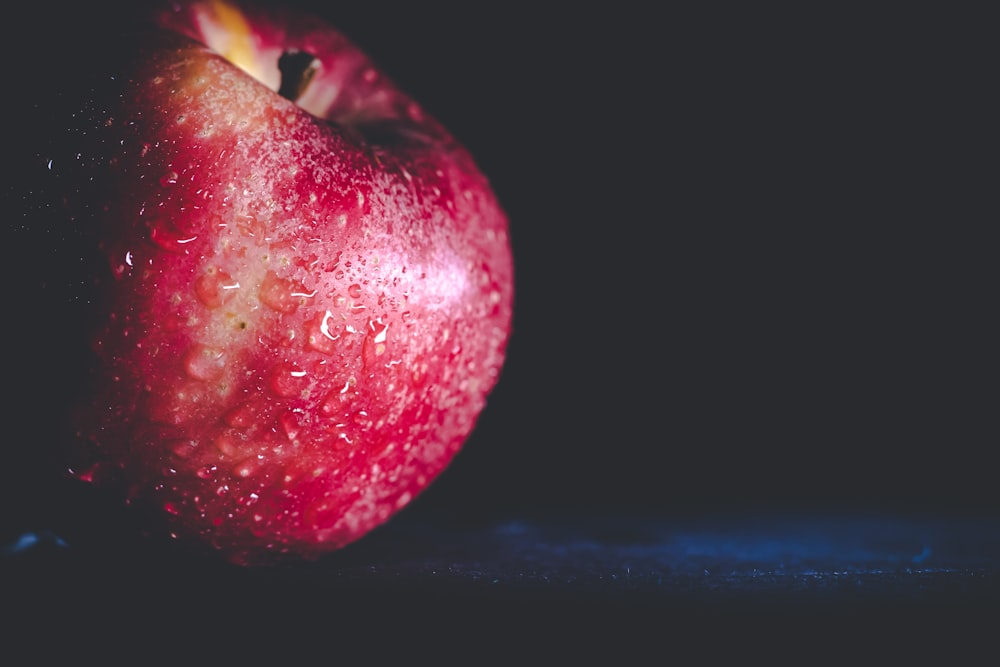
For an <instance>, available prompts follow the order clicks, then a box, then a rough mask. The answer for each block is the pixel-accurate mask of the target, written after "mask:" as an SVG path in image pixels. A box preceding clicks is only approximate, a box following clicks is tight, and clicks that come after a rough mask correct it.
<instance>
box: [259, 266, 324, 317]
mask: <svg viewBox="0 0 1000 667" xmlns="http://www.w3.org/2000/svg"><path fill="white" fill-rule="evenodd" d="M313 294H315V293H314V292H313V293H309V292H306V289H305V287H303V286H302V285H301V284H299V283H297V282H295V281H292V280H287V279H285V278H279V277H278V276H277V274H275V273H274V272H273V271H268V272H267V275H265V276H264V282H263V283H261V286H260V292H259V296H260V300H261V302H262V303H263V304H264V305H265V306H267V307H268V308H271V309H272V310H276V311H278V312H279V313H285V314H289V313H294V312H295V310H296V309H297V308H298V307H299V306H300V305H301V304H302V303H303V301H304V300H305V299H306V298H308V297H310V296H312V295H313Z"/></svg>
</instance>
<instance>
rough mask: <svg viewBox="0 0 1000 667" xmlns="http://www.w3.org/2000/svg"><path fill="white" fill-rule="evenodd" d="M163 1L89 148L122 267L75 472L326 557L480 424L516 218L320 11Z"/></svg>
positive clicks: (257, 555) (275, 544)
mask: <svg viewBox="0 0 1000 667" xmlns="http://www.w3.org/2000/svg"><path fill="white" fill-rule="evenodd" d="M155 22H156V23H157V24H158V25H159V26H161V27H162V28H163V29H161V30H158V31H154V32H152V33H151V34H150V35H149V36H148V38H144V40H143V42H144V43H143V48H142V53H140V54H135V55H127V56H124V57H127V58H131V59H132V60H131V62H134V63H135V65H134V66H133V68H132V70H131V72H130V73H129V76H128V83H127V84H126V85H125V87H124V95H123V96H122V98H121V103H120V104H119V105H118V106H111V107H108V108H107V109H106V113H105V114H102V115H101V121H102V122H101V126H100V127H99V128H97V129H96V130H95V132H94V133H93V137H92V138H91V139H89V140H90V141H91V142H92V143H91V144H89V145H90V146H91V147H92V149H93V151H94V152H93V154H92V155H89V156H87V155H84V156H83V157H82V158H81V159H80V162H81V164H85V165H86V167H85V169H86V173H87V174H88V175H89V176H94V177H95V178H97V179H99V180H100V181H101V183H102V184H103V186H102V190H101V191H102V192H104V193H106V194H107V197H106V199H105V200H104V201H101V202H97V203H96V205H95V203H91V206H90V207H89V210H91V211H98V213H97V214H96V215H95V216H94V217H95V218H96V221H95V224H98V225H100V228H101V234H100V236H101V239H102V250H103V252H104V253H105V254H106V256H107V259H108V262H109V266H110V271H109V273H108V276H107V278H106V279H105V281H104V283H103V284H102V286H101V287H100V290H101V292H102V293H103V294H104V296H106V297H107V302H106V310H105V311H102V312H103V313H104V314H105V316H104V319H103V320H102V326H101V327H100V328H99V330H98V332H97V334H96V336H95V337H94V349H95V350H96V352H97V355H98V357H99V359H100V363H99V364H98V365H97V368H98V371H97V375H96V377H95V385H94V386H95V387H96V389H95V390H94V392H93V393H92V394H91V395H89V396H88V399H87V401H86V402H85V404H84V405H83V406H82V409H81V411H80V415H81V416H80V417H79V423H78V434H79V437H80V441H81V446H82V447H83V448H84V451H85V453H86V457H85V458H86V459H87V460H88V461H90V462H93V465H90V466H87V467H80V468H78V469H75V471H76V473H77V474H78V475H79V476H81V477H83V478H85V479H92V480H94V481H101V480H105V479H119V480H122V479H123V480H125V482H126V483H127V485H128V488H129V490H130V496H131V497H133V498H136V499H140V498H141V499H142V500H143V501H146V502H151V503H152V504H153V505H154V506H156V507H159V508H162V509H163V510H164V512H165V514H166V515H167V516H168V517H169V525H170V530H171V531H172V532H173V533H174V534H176V535H177V536H178V537H181V538H191V537H193V538H196V539H197V540H201V541H204V542H207V543H208V544H210V545H212V546H213V547H215V548H216V549H218V550H220V551H221V552H222V554H223V555H224V556H225V557H226V558H227V559H229V560H231V561H233V562H236V563H246V564H249V563H257V562H269V561H271V560H274V559H276V558H280V557H281V556H282V555H289V556H294V557H305V558H313V557H316V556H318V555H320V554H323V553H325V552H328V551H331V550H333V549H336V548H339V547H341V546H343V545H345V544H347V543H350V542H352V541H354V540H356V539H358V538H359V537H361V536H362V535H364V534H365V533H367V532H368V531H370V530H371V529H372V528H374V527H376V526H378V525H379V524H381V523H383V522H385V521H386V520H387V519H388V518H389V517H390V516H391V515H392V514H393V513H394V512H396V511H397V510H399V509H400V508H402V507H403V506H405V505H406V504H407V503H408V502H409V501H410V500H412V499H413V498H414V497H415V496H416V495H417V494H418V493H420V492H421V491H422V490H423V489H424V488H425V487H426V486H427V485H428V484H429V483H430V482H431V481H432V480H433V479H434V478H435V477H436V476H437V475H438V473H440V472H441V471H442V470H443V469H444V467H445V466H446V465H447V464H448V463H449V461H450V460H451V459H452V457H453V456H454V455H455V453H456V452H457V451H458V450H459V449H460V447H461V445H462V444H463V442H464V441H465V439H466V438H467V436H468V435H469V434H470V432H471V430H472V429H473V427H474V425H475V422H476V419H477V417H478V415H479V413H480V412H481V410H482V409H483V407H484V405H485V401H486V397H487V395H488V394H489V392H490V391H491V389H492V388H493V386H494V384H495V383H496V381H497V379H498V377H499V373H500V370H501V366H502V363H503V360H504V354H505V347H506V342H507V339H508V335H509V330H510V323H511V314H512V292H513V276H512V273H513V268H512V259H511V254H510V247H509V242H508V223H507V218H506V216H505V215H504V213H503V211H502V210H501V208H500V206H499V205H498V203H497V201H496V199H495V197H494V195H493V193H492V191H491V189H490V186H489V185H488V183H487V181H486V180H485V178H484V176H483V175H482V174H481V173H480V171H479V170H478V169H477V167H476V166H475V165H474V163H473V161H472V160H471V158H470V156H469V155H468V154H467V153H466V151H465V150H464V149H463V148H462V147H460V146H459V145H457V144H456V142H455V141H454V140H453V139H452V137H451V136H450V135H449V134H448V133H447V131H446V130H444V129H443V128H442V127H441V126H440V125H439V124H437V123H436V122H435V121H434V120H433V119H431V118H428V117H427V116H426V115H425V114H424V113H423V112H422V111H421V109H420V107H419V106H418V105H417V104H416V103H415V102H413V101H412V100H411V99H410V98H408V97H407V96H406V95H404V94H403V93H401V92H400V91H399V90H397V89H396V88H395V87H394V86H393V84H392V83H390V82H389V81H388V80H387V79H386V78H385V76H384V75H383V74H382V73H381V72H379V71H378V70H377V69H376V68H375V67H374V66H373V64H372V63H371V62H370V61H369V59H368V58H367V57H366V56H364V55H363V54H362V53H360V52H359V51H358V50H357V49H356V48H355V47H354V46H353V45H352V44H350V43H349V42H348V41H347V40H346V39H345V38H344V37H343V36H342V35H340V34H339V33H337V32H336V31H335V30H333V29H332V28H330V27H329V26H327V25H326V24H324V23H323V22H321V21H319V20H316V19H313V18H309V17H305V16H300V15H297V14H293V13H290V12H285V11H282V10H276V9H254V8H252V7H249V6H247V7H244V8H243V9H242V10H241V11H240V10H236V8H235V7H234V6H232V5H228V4H222V3H218V2H208V1H204V2H190V1H185V2H181V3H171V4H170V5H169V6H168V7H167V8H165V9H164V10H162V11H161V12H160V13H159V14H157V15H155ZM206 45H207V46H206ZM289 50H299V51H305V52H307V53H309V54H312V55H313V56H315V58H316V59H317V60H316V62H317V63H318V66H317V69H316V73H315V76H314V78H313V79H312V81H311V83H310V84H309V86H308V87H307V89H306V91H305V93H304V94H303V95H302V97H301V98H299V99H298V100H297V102H293V101H290V100H287V99H285V98H283V97H281V96H279V95H278V94H276V93H275V90H276V89H277V88H278V84H279V82H280V74H279V72H278V68H277V61H278V58H279V56H280V55H281V54H282V53H283V52H285V51H289ZM220 54H223V55H225V56H226V57H228V58H230V59H231V60H232V61H234V62H236V63H238V65H239V67H237V66H236V65H234V64H233V62H230V60H227V59H226V58H224V57H223V55H220ZM244 69H245V70H246V71H244ZM248 72H252V73H253V74H254V76H253V77H252V76H250V75H248ZM254 77H257V78H254ZM262 82H263V83H262ZM264 84H266V85H264ZM317 116H318V117H320V118H325V119H328V120H329V121H330V122H326V121H325V120H319V119H317V118H316V117H317Z"/></svg>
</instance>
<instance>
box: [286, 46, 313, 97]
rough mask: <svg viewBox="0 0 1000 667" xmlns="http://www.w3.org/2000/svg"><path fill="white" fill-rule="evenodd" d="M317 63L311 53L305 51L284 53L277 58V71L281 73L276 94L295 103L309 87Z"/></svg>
mask: <svg viewBox="0 0 1000 667" xmlns="http://www.w3.org/2000/svg"><path fill="white" fill-rule="evenodd" d="M318 64H319V61H317V60H316V57H315V56H314V55H312V54H311V53H306V52H305V51H285V52H284V53H282V54H281V57H280V58H278V70H279V71H280V72H281V86H280V87H279V88H278V94H279V95H281V96H282V97H284V98H285V99H287V100H291V101H292V102H295V101H296V100H298V99H299V98H300V97H302V94H303V93H305V92H306V88H308V87H309V82H310V81H312V79H313V75H314V74H316V67H317V65H318Z"/></svg>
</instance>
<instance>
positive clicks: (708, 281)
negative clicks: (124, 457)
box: [3, 0, 1000, 530]
mask: <svg viewBox="0 0 1000 667" xmlns="http://www.w3.org/2000/svg"><path fill="white" fill-rule="evenodd" d="M291 4H315V3H308V2H307V1H306V0H296V1H295V2H292V3H291ZM734 4H736V3H734ZM134 5H135V3H118V4H116V3H114V2H90V3H86V6H85V7H84V6H78V7H75V8H60V10H59V11H58V12H48V11H47V10H43V8H29V9H26V11H27V12H28V13H27V14H25V15H23V18H22V19H20V21H21V22H20V23H19V25H18V26H17V28H18V29H15V30H14V32H16V33H17V35H15V36H14V38H13V39H12V40H11V41H9V42H8V44H7V46H6V47H5V49H6V48H9V49H10V52H9V53H7V54H6V55H5V62H6V64H7V65H8V66H9V67H11V73H12V74H13V75H14V76H13V79H12V82H11V85H10V88H8V91H7V95H6V96H5V101H4V103H3V104H4V107H5V110H4V114H5V115H7V116H8V118H9V119H11V122H10V123H8V124H7V128H6V130H7V132H8V133H9V134H8V161H7V163H6V164H5V166H4V169H5V178H4V180H5V183H4V186H5V190H4V196H5V197H10V199H9V201H10V202H12V204H9V205H8V204H5V210H6V211H7V214H8V215H11V213H10V208H11V207H15V210H16V207H17V206H19V205H20V204H21V202H22V201H24V194H23V192H22V191H21V190H19V189H18V188H19V186H20V185H23V174H24V169H23V165H24V162H23V161H24V160H30V153H31V148H32V145H31V141H30V138H31V136H32V135H31V134H30V132H32V131H35V130H36V129H37V127H35V126H33V125H32V123H33V122H34V120H35V119H37V117H38V116H39V113H38V111H39V110H38V109H36V108H35V107H33V106H32V103H33V102H37V101H38V100H42V101H49V100H50V99H51V97H52V93H53V91H56V90H58V89H59V88H61V87H63V86H72V85H73V82H72V81H71V80H70V79H72V75H69V76H67V75H66V74H64V73H63V72H66V71H68V72H72V71H73V68H74V67H79V66H83V65H82V64H83V63H85V62H86V59H85V56H86V52H88V51H90V50H91V49H93V50H95V51H103V52H105V53H108V52H113V48H114V32H115V29H114V28H115V16H116V15H117V14H118V12H120V11H122V6H129V7H133V6H134ZM589 7H590V8H588V9H572V10H556V9H554V8H548V7H544V8H540V7H538V6H535V7H530V6H527V5H526V6H523V7H518V6H512V5H511V4H510V3H495V4H491V5H473V4H470V3H465V4H462V3H458V4H457V5H444V4H440V3H398V4H393V3H333V2H326V3H320V4H319V6H318V7H315V9H316V10H317V11H319V12H321V13H322V14H324V15H325V16H327V17H328V18H329V19H330V20H331V21H332V22H334V23H335V24H337V25H339V26H340V27H341V28H342V29H343V30H344V31H345V32H346V33H347V34H348V35H349V36H351V37H352V38H353V39H354V40H355V41H356V42H358V43H359V44H360V45H361V46H362V47H363V48H364V49H365V50H366V51H367V52H368V53H369V54H371V55H372V56H373V57H374V59H375V60H376V61H377V62H378V63H380V64H381V66H382V67H383V68H384V69H385V70H386V71H387V72H388V73H389V74H390V76H392V77H393V78H395V79H396V80H397V81H398V82H399V83H400V84H401V85H402V87H404V88H405V89H406V90H408V91H409V92H411V93H412V94H413V95H414V96H415V97H416V98H418V99H419V100H420V101H421V102H422V103H423V104H424V105H425V107H426V108H427V109H428V110H429V111H430V112H431V113H432V114H434V115H436V116H437V117H438V118H439V119H440V120H441V121H443V122H444V124H445V125H447V126H448V127H449V128H450V129H451V130H452V131H453V132H454V133H455V134H456V136H457V137H458V138H459V139H460V140H462V141H463V142H464V143H465V144H466V145H467V146H468V147H469V148H470V149H471V151H472V153H473V154H474V155H475V156H476V158H477V160H478V162H479V164H480V166H481V167H482V168H483V170H484V171H485V172H486V173H487V174H488V176H489V177H490V179H491V181H492V183H493V185H494V187H495V189H496V191H497V192H498V194H499V197H500V199H501V201H502V202H503V204H504V206H505V208H506V209H507V211H508V213H509V215H510V219H511V231H512V238H513V245H514V253H515V258H516V281H517V292H516V307H515V327H514V329H515V331H514V334H513V337H512V339H511V341H510V348H509V360H508V364H507V366H506V368H505V370H504V374H503V377H502V379H501V382H500V384H499V386H498V387H497V389H496V391H495V392H494V394H493V396H492V398H491V401H490V404H489V406H488V409H487V410H486V412H485V413H484V414H483V415H482V418H481V420H480V422H479V426H478V428H477V430H476V431H475V433H474V435H473V436H472V438H471V439H470V440H469V441H468V443H467V445H466V447H465V449H464V450H463V451H462V453H461V454H460V455H459V456H458V457H457V459H456V460H455V461H454V463H453V465H452V466H451V467H450V468H449V469H448V470H447V471H446V472H445V473H444V474H443V475H442V476H441V477H440V478H439V480H438V481H437V482H436V483H435V484H434V485H433V486H432V487H431V489H429V490H428V491H427V492H426V493H425V494H424V495H423V496H422V497H420V498H419V499H418V500H417V501H416V502H415V503H414V504H413V505H412V506H411V507H410V508H409V509H408V510H407V511H408V512H414V513H415V512H422V511H431V510H439V511H444V512H454V513H456V514H462V515H472V516H475V515H481V514H493V513H501V514H503V513H513V514H517V513H522V514H523V513H533V512H547V511H550V510H552V511H556V510H571V511H585V512H600V511H603V510H618V509H626V510H630V511H631V510H635V511H639V512H654V513H664V514H668V513H691V512H699V511H702V510H715V509H723V510H729V509H739V510H742V509H755V508H766V507H778V508H791V509H802V508H806V509H808V508H818V509H838V508H849V509H856V508H863V509H876V510H879V509H893V510H907V511H908V510H917V511H933V512H938V511H949V512H951V511H955V512H962V513H995V512H996V511H997V510H998V509H1000V502H998V501H1000V492H998V490H997V485H996V484H995V479H996V473H995V468H994V467H993V466H992V464H991V463H990V460H991V458H990V454H991V451H992V449H993V448H994V446H995V444H996V442H997V428H996V420H995V414H996V412H995V410H996V398H997V395H996V377H997V376H996V365H995V360H994V349H995V344H996V341H997V336H996V333H997V331H996V327H995V324H994V319H995V313H996V299H995V288H996V287H995V286H996V283H995V282H994V279H993V271H992V269H993V266H994V262H995V254H996V253H995V248H996V246H995V245H993V244H992V243H991V240H990V234H989V233H990V232H992V228H993V227H994V226H995V224H996V215H995V211H996V209H995V203H996V199H995V196H993V195H994V191H995V190H994V188H995V180H996V179H995V156H994V155H993V154H991V153H987V151H986V141H985V139H986V137H985V135H986V131H987V122H986V121H987V118H986V113H985V111H984V104H985V101H986V98H987V92H988V88H989V86H988V84H989V80H988V79H985V78H984V69H985V67H984V62H988V61H986V60H985V50H986V47H987V43H986V42H984V41H981V40H980V37H979V35H978V32H977V31H976V28H977V24H978V21H977V20H976V19H975V17H962V16H958V15H947V16H933V15H917V14H905V13H903V14H897V13H885V14H877V13H864V12H856V13H855V12H849V11H848V10H843V11H842V12H841V13H838V12H837V11H834V10H829V11H824V12H820V11H815V12H813V11H804V10H803V12H802V13H801V14H800V15H790V14H789V13H788V12H787V10H785V11H783V12H781V13H778V12H774V13H772V12H768V11H766V10H763V9H752V8H747V7H742V8H737V7H728V8H723V7H716V8H712V9H708V8H705V9H699V10H684V9H670V8H667V9H663V8H660V9H658V10H657V11H656V13H655V14H654V13H652V12H651V10H649V11H647V10H642V11H640V10H638V9H635V8H633V7H632V4H631V3H624V4H623V3H611V4H607V3H598V4H595V5H590V6H589ZM911 11H914V12H915V11H916V10H911ZM23 128H27V129H28V134H27V135H25V134H24V133H23ZM25 136H26V137H28V139H27V140H25V139H24V137H25ZM23 148H27V149H28V150H27V151H24V152H21V149H23ZM29 198H30V195H29ZM8 220H13V221H14V222H13V223H12V225H13V227H14V228H15V229H14V231H13V232H12V233H13V236H12V237H11V242H10V244H9V245H8V246H7V255H8V259H7V260H6V261H5V284H6V288H5V293H6V295H5V299H6V300H7V302H8V304H13V305H12V311H11V312H8V313H7V314H6V316H5V318H4V319H5V322H6V326H5V328H6V329H7V333H6V334H5V336H6V340H7V341H8V344H9V349H8V350H7V363H8V373H7V374H6V377H7V380H8V383H9V386H8V393H7V399H6V405H5V419H4V422H5V424H6V425H7V429H10V430H11V431H12V433H11V432H8V433H6V434H5V435H6V437H5V441H6V449H7V450H8V451H9V456H10V457H12V461H13V463H10V464H8V465H6V466H5V471H4V478H5V480H6V481H5V488H4V494H5V495H4V507H3V512H4V513H5V519H10V524H9V525H11V526H15V527H16V529H18V530H20V529H31V528H32V527H44V524H45V523H46V522H51V521H52V517H58V516H59V515H60V514H61V513H62V512H63V511H64V510H65V511H70V510H71V508H70V507H68V505H69V504H71V503H75V502H77V500H76V499H75V498H69V497H61V496H60V495H59V491H58V489H61V488H62V487H60V486H59V485H58V484H55V485H54V484H52V483H51V482H50V480H48V479H47V478H46V477H45V476H44V474H42V473H40V472H39V467H38V465H37V464H38V463H39V459H40V458H41V457H42V455H41V454H40V453H39V452H42V451H44V450H45V448H46V447H47V446H48V444H49V443H50V442H51V440H52V438H53V437H55V436H54V435H53V432H52V430H51V424H52V423H53V422H54V421H55V420H53V419H52V411H58V409H59V406H60V403H59V398H60V396H61V393H60V392H61V388H62V387H63V386H65V385H66V383H67V382H68V380H67V378H66V375H67V370H66V369H67V368H70V369H71V368H72V364H71V363H68V361H67V360H68V359H69V357H68V355H69V354H70V353H69V352H66V347H65V345H64V342H65V340H67V335H68V332H71V331H72V327H73V317H74V314H73V313H72V312H68V311H67V312H65V313H64V312H60V311H61V309H62V306H61V305H60V304H48V303H45V301H44V299H45V292H44V291H38V290H36V289H35V287H34V285H35V283H34V282H33V281H37V280H39V279H44V278H45V275H46V274H47V273H49V272H53V271H59V270H61V269H60V268H59V267H60V264H59V263H60V262H62V261H65V260H66V259H67V256H68V255H66V254H60V253H66V252H67V251H66V250H65V249H62V250H52V253H51V254H48V252H49V251H48V250H47V249H44V248H43V249H42V250H41V251H40V250H39V248H38V246H35V245H31V243H37V242H38V241H39V239H42V240H43V242H44V239H45V238H46V235H45V234H44V233H41V232H39V231H38V230H37V229H34V230H28V231H26V230H25V228H24V225H19V224H18V221H21V220H25V218H24V217H23V214H22V213H21V212H19V211H18V212H16V213H15V214H14V216H13V218H8ZM30 224H35V223H33V222H32V223H30ZM25 239H30V240H28V241H26V240H25ZM25 248H27V249H25ZM69 254H72V253H71V251H69ZM64 327H65V328H64ZM60 355H63V356H60ZM90 520H94V521H98V522H99V521H100V519H99V518H95V517H91V518H90Z"/></svg>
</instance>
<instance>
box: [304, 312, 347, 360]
mask: <svg viewBox="0 0 1000 667" xmlns="http://www.w3.org/2000/svg"><path fill="white" fill-rule="evenodd" d="M340 333H341V326H340V324H338V323H337V321H336V319H335V318H334V315H333V313H331V312H330V311H329V310H327V311H326V312H324V313H317V314H316V316H315V317H314V318H313V319H312V320H310V321H309V322H308V323H307V324H306V341H307V343H308V345H309V347H310V348H312V349H314V350H316V351H317V352H322V353H323V354H333V352H334V351H335V350H336V348H337V341H338V340H339V339H340Z"/></svg>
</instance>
